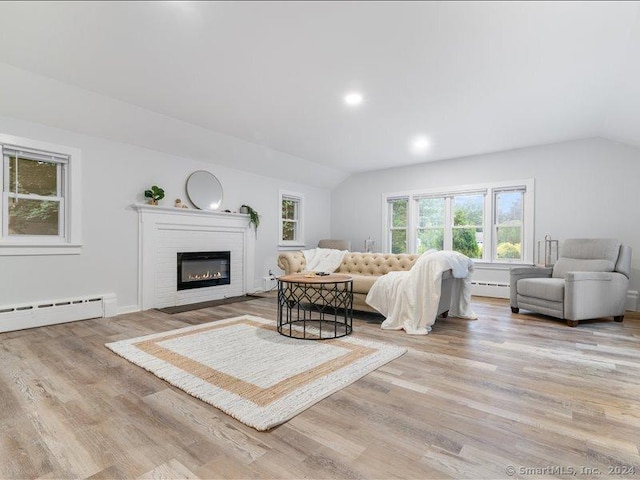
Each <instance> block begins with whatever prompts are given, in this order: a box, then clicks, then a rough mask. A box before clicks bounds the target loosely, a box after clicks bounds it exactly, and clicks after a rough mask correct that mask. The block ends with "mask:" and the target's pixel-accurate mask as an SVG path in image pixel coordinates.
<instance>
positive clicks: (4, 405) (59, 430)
mask: <svg viewBox="0 0 640 480" xmlns="http://www.w3.org/2000/svg"><path fill="white" fill-rule="evenodd" d="M473 307H474V309H475V311H476V313H477V314H478V315H479V319H478V320H475V321H469V320H461V319H456V318H447V319H438V321H437V322H436V324H435V325H434V328H433V331H432V332H431V334H430V335H428V336H426V337H412V336H407V335H405V334H404V333H401V332H389V331H381V330H380V328H379V317H373V316H368V317H367V316H365V317H364V319H360V320H356V321H355V322H354V325H355V331H354V335H356V336H361V337H365V338H369V339H375V340H380V341H385V342H388V343H393V344H397V345H405V346H407V347H408V348H409V352H408V353H407V354H405V355H404V356H402V357H400V358H399V359H396V360H394V361H392V362H391V363H389V364H387V365H386V366H384V367H382V368H380V369H378V370H377V371H375V372H373V373H371V374H369V375H367V376H366V377H364V378H362V379H361V380H359V381H357V382H355V383H354V384H352V385H351V386H349V387H347V388H344V389H343V390H341V391H339V392H337V393H335V394H333V395H331V396H330V397H329V398H327V399H325V400H322V401H321V402H320V403H318V404H316V405H314V406H313V407H311V408H309V409H308V410H306V411H305V412H303V413H302V414H300V415H298V416H297V417H295V418H293V419H292V420H290V421H289V422H287V423H286V424H284V425H281V426H280V427H277V428H275V429H274V430H272V431H270V432H257V431H255V430H253V429H252V428H249V427H246V426H245V425H243V424H241V423H239V422H237V421H235V420H234V419H233V418H231V417H229V416H227V415H225V414H224V413H222V412H220V411H218V410H217V409H215V408H214V407H211V406H209V405H207V404H205V403H202V402H200V401H199V400H197V399H195V398H192V397H190V396H189V395H187V394H186V393H183V392H181V391H179V390H177V389H175V388H173V387H171V386H169V385H168V384H166V383H165V382H163V381H162V380H160V379H158V378H156V377H155V376H153V375H152V374H150V373H148V372H146V371H144V370H142V369H141V368H139V367H137V366H135V365H133V364H131V363H129V362H127V361H126V360H124V359H122V358H120V357H118V356H116V355H115V354H113V353H112V352H110V351H109V350H108V349H106V348H105V347H104V344H105V343H106V342H111V341H115V340H120V339H125V338H132V337H136V336H140V335H144V334H148V333H154V332H161V331H166V330H170V329H174V328H179V327H183V326H186V325H191V324H199V323H203V322H208V321H212V320H216V319H222V318H229V317H232V316H236V315H241V314H244V313H251V314H253V315H259V316H262V317H265V318H270V319H275V313H276V305H275V300H274V299H273V298H267V299H257V300H253V301H249V302H244V303H236V304H231V305H223V306H219V307H215V308H209V309H203V310H198V311H192V312H185V313H181V314H176V315H166V314H163V313H160V312H158V311H153V310H152V311H147V312H142V313H135V314H130V315H123V316H120V317H116V318H111V319H96V320H88V321H83V322H76V323H72V324H66V325H58V326H51V327H45V328H38V329H33V330H27V331H21V332H12V333H5V334H1V335H0V421H1V427H2V442H1V445H0V478H3V479H4V478H136V477H142V478H237V479H240V478H380V479H382V478H419V479H423V478H434V479H440V478H443V479H444V478H509V475H508V474H509V473H510V472H509V471H508V468H509V467H513V468H514V469H515V471H516V475H515V476H514V477H515V478H553V477H556V476H560V477H562V478H570V477H572V478H576V477H577V478H586V477H593V478H596V477H597V478H611V477H620V478H638V477H639V476H640V455H639V446H640V315H638V314H631V315H630V314H628V315H627V316H626V317H625V320H624V323H622V324H620V323H614V322H613V321H612V320H610V319H609V320H607V319H602V320H597V321H589V322H581V324H580V326H579V327H577V328H570V327H568V326H567V325H566V324H565V323H564V322H561V321H559V320H553V319H551V318H547V317H541V316H538V315H533V314H522V313H521V314H518V315H515V314H512V313H511V312H510V310H509V305H508V303H507V302H506V301H504V300H496V299H480V298H474V301H473ZM526 468H530V469H535V468H538V469H543V468H550V469H552V468H558V469H560V468H564V469H565V471H564V472H562V471H561V470H537V471H536V470H524V469H526ZM570 468H573V469H574V470H575V471H576V473H577V475H576V476H575V477H573V476H571V475H565V476H564V477H563V476H562V475H560V473H570V471H569V470H568V469H570ZM587 468H591V469H598V470H599V471H600V472H602V474H603V475H599V476H598V475H594V474H593V471H591V473H589V471H588V470H581V469H587ZM625 468H628V469H635V473H633V474H628V473H625V472H626V470H624V469H625ZM610 474H611V475H610Z"/></svg>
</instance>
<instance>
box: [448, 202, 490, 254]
mask: <svg viewBox="0 0 640 480" xmlns="http://www.w3.org/2000/svg"><path fill="white" fill-rule="evenodd" d="M483 224H484V195H458V196H455V197H453V231H452V237H453V250H455V251H456V252H460V253H462V254H464V255H466V256H467V257H469V258H482V246H483V240H484V239H483V231H482V225H483Z"/></svg>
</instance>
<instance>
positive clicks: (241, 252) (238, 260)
mask: <svg viewBox="0 0 640 480" xmlns="http://www.w3.org/2000/svg"><path fill="white" fill-rule="evenodd" d="M134 208H135V210H137V212H138V214H139V217H138V219H139V226H140V227H139V230H138V239H139V252H140V257H139V258H140V266H139V270H138V271H139V277H138V282H139V288H138V295H139V296H138V302H139V303H138V305H139V306H140V309H142V310H147V309H150V308H165V307H174V306H179V305H189V304H192V303H199V302H206V301H210V300H218V299H222V298H226V297H236V296H240V295H244V294H245V293H247V292H250V291H253V290H254V288H255V287H254V264H255V234H254V232H253V230H252V229H251V228H250V226H249V216H248V215H243V214H240V213H228V212H217V211H204V210H196V209H193V208H189V209H187V208H174V207H163V206H161V205H160V206H159V205H155V206H151V205H146V204H136V205H134ZM207 251H216V252H226V251H228V252H231V263H230V271H229V273H230V281H231V283H229V284H226V285H224V284H220V285H214V286H210V287H207V288H189V289H185V290H178V288H177V287H178V285H177V278H176V277H177V274H176V258H177V254H178V253H180V252H207ZM205 273H206V270H205Z"/></svg>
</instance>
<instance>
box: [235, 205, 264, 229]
mask: <svg viewBox="0 0 640 480" xmlns="http://www.w3.org/2000/svg"><path fill="white" fill-rule="evenodd" d="M240 213H246V214H248V215H249V225H253V228H255V229H256V236H257V235H258V225H260V215H258V212H256V211H255V210H254V209H253V208H251V207H250V206H249V205H242V206H241V207H240Z"/></svg>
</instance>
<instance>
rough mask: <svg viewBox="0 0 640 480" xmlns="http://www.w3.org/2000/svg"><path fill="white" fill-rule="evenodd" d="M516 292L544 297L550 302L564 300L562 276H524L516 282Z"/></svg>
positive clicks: (528, 295) (527, 295) (526, 295)
mask: <svg viewBox="0 0 640 480" xmlns="http://www.w3.org/2000/svg"><path fill="white" fill-rule="evenodd" d="M518 294H519V295H523V296H525V297H535V298H544V299H546V300H549V301H552V302H562V301H563V300H564V280H563V279H562V278H524V279H522V280H520V281H519V282H518Z"/></svg>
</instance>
